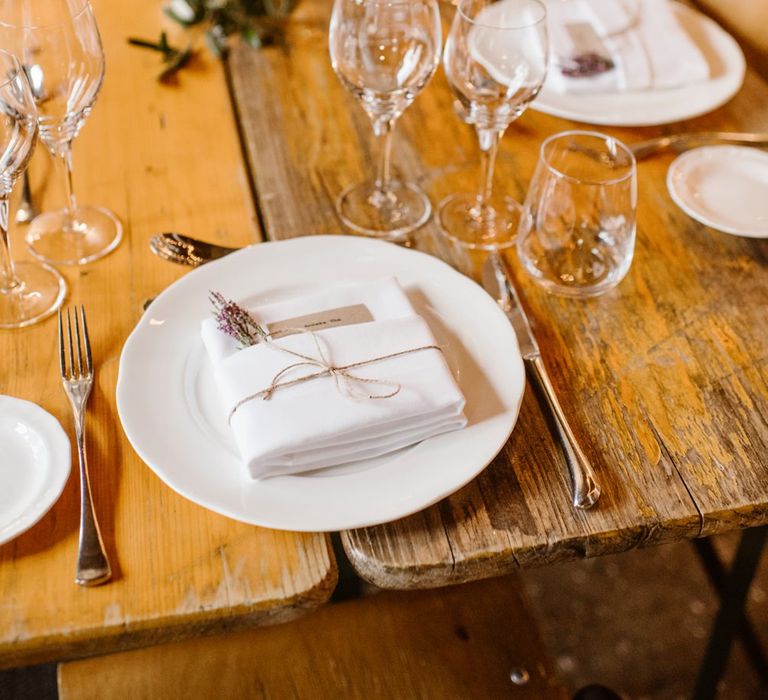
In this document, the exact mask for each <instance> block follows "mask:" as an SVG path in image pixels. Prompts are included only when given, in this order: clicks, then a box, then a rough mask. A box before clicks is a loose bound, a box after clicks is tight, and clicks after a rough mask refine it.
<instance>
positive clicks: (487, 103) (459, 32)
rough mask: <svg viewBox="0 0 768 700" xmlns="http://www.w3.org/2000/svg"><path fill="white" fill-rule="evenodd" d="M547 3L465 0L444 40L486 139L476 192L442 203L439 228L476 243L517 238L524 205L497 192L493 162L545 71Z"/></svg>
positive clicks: (459, 93)
mask: <svg viewBox="0 0 768 700" xmlns="http://www.w3.org/2000/svg"><path fill="white" fill-rule="evenodd" d="M547 58H548V46H547V24H546V8H545V7H544V5H543V4H542V3H541V2H539V0H459V4H458V7H457V9H456V15H455V16H454V20H453V25H452V27H451V31H450V34H449V35H448V38H447V40H446V43H445V52H444V55H443V66H444V68H445V73H446V76H447V77H448V82H449V83H450V86H451V89H452V90H453V92H454V94H455V95H456V97H457V98H458V99H459V101H460V102H461V105H462V107H463V110H464V111H465V113H466V121H468V122H469V123H471V124H472V125H473V126H474V127H475V130H476V131H477V135H478V138H479V141H480V151H481V154H482V177H481V181H480V190H479V192H478V193H477V194H454V195H451V196H450V197H448V198H446V199H444V200H443V201H442V202H441V203H440V206H439V208H438V220H439V223H440V228H441V229H442V231H443V233H445V234H446V235H447V236H448V237H449V238H450V239H452V240H454V241H455V242H457V243H459V244H460V245H462V246H465V247H467V248H472V249H482V250H496V249H500V248H507V247H509V246H511V245H512V243H513V242H514V238H515V234H516V231H517V225H518V223H519V220H520V205H519V204H518V203H517V202H515V201H514V200H513V199H511V198H510V197H504V196H498V195H496V196H494V194H493V170H494V165H495V162H496V152H497V150H498V146H499V141H500V139H501V136H502V134H503V133H504V131H505V130H506V128H507V127H508V126H509V125H510V124H511V123H512V122H513V121H514V120H515V119H517V118H518V117H519V116H520V115H521V114H522V113H523V112H524V111H525V109H526V107H527V106H528V105H529V104H530V102H531V101H532V100H533V99H534V98H535V97H536V95H537V94H538V93H539V90H541V86H542V84H543V83H544V78H545V77H546V73H547Z"/></svg>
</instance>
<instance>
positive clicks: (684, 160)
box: [667, 146, 768, 238]
mask: <svg viewBox="0 0 768 700" xmlns="http://www.w3.org/2000/svg"><path fill="white" fill-rule="evenodd" d="M667 189H668V190H669V194H670V196H671V197H672V199H673V200H674V201H675V204H677V206H679V207H680V208H681V209H682V210H683V211H684V212H685V213H686V214H688V215H689V216H690V217H692V218H694V219H696V221H699V222H700V223H702V224H705V225H706V226H709V227H711V228H714V229H716V230H718V231H723V232H724V233H731V234H733V235H735V236H746V237H748V238H768V197H766V193H768V153H765V152H764V151H759V150H758V149H756V148H748V147H746V146H704V147H703V148H696V149H694V150H692V151H688V152H687V153H683V154H682V155H681V156H678V157H677V158H676V159H675V161H674V162H673V163H672V165H671V166H670V167H669V170H668V171H667Z"/></svg>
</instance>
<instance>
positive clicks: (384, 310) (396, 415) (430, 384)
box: [201, 279, 467, 479]
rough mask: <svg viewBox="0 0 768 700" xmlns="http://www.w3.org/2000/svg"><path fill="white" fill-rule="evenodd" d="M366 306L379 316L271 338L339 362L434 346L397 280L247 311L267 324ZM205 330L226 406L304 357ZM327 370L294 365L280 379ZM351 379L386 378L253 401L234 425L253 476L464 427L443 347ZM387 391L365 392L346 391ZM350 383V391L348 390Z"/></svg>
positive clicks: (362, 455) (328, 383)
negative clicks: (244, 345)
mask: <svg viewBox="0 0 768 700" xmlns="http://www.w3.org/2000/svg"><path fill="white" fill-rule="evenodd" d="M359 304H363V305H365V307H367V309H368V311H369V312H370V314H371V316H372V317H373V321H368V322H365V323H356V324H353V325H344V326H338V327H335V328H326V329H324V330H318V331H313V332H312V333H297V334H293V335H286V336H284V337H278V338H277V339H276V340H274V341H272V342H273V343H274V344H275V345H277V346H280V347H282V348H287V349H289V350H293V351H294V352H298V353H301V354H302V355H307V356H309V357H312V358H317V359H320V358H319V351H318V348H317V345H316V343H319V344H320V347H321V349H322V352H323V354H324V355H325V358H326V360H328V361H329V362H331V363H332V364H334V365H335V366H342V365H347V364H351V363H354V362H358V361H364V360H370V359H373V358H377V357H381V356H383V355H390V354H393V353H397V352H401V351H407V350H411V349H415V348H422V347H425V346H431V345H436V342H435V339H434V336H433V335H432V332H431V331H430V330H429V327H428V326H427V324H426V322H425V321H424V320H423V319H422V318H421V317H420V316H418V315H417V314H416V313H415V312H414V310H413V307H412V306H411V304H410V302H409V301H408V298H407V297H406V295H405V293H404V292H403V291H402V289H401V288H400V286H399V284H398V283H397V281H396V280H395V279H386V280H381V281H377V282H371V283H365V284H356V285H345V286H340V287H335V288H333V289H330V290H326V291H323V292H321V293H318V294H315V295H312V296H306V297H302V298H298V299H292V300H289V301H284V302H279V303H274V304H269V305H266V306H261V307H258V308H252V309H249V311H250V312H251V313H252V314H253V316H254V317H255V318H256V319H257V320H258V321H259V322H260V323H261V324H262V325H263V326H266V325H269V324H272V323H277V322H278V321H284V320H288V319H294V318H296V317H299V316H305V315H308V314H312V313H315V312H324V311H328V310H332V309H338V308H342V307H347V306H351V305H359ZM201 332H202V338H203V342H204V344H205V347H206V350H207V351H208V355H209V356H210V358H211V361H212V362H213V365H214V372H215V378H216V382H217V385H218V388H219V393H220V395H221V399H222V404H223V405H222V410H223V411H225V412H226V413H227V414H229V412H230V410H231V409H232V408H233V407H234V406H235V405H237V404H238V403H239V402H240V401H242V400H243V399H246V398H247V397H250V396H252V395H253V394H257V393H259V392H262V391H264V390H265V389H267V388H269V386H270V385H271V384H272V383H273V380H274V378H275V376H276V375H277V373H278V372H280V371H281V370H282V369H284V368H286V367H287V366H288V365H292V364H294V363H296V362H300V361H301V360H300V359H299V358H297V357H295V356H293V355H290V354H288V353H285V352H282V351H280V350H279V349H277V348H275V347H272V346H271V345H270V344H269V343H259V344H257V345H254V346H251V347H249V348H245V349H239V346H238V343H237V342H236V341H235V340H233V339H232V338H230V337H229V336H227V335H226V334H224V333H223V332H222V331H220V330H219V329H218V328H217V325H216V322H215V320H214V319H213V318H210V319H206V320H205V321H203V323H202V331H201ZM318 371H321V368H319V367H317V366H305V367H297V368H295V369H294V370H292V371H291V372H290V373H289V374H286V375H284V376H283V377H282V378H281V379H280V381H288V380H292V379H295V378H297V377H301V376H305V375H308V374H313V373H315V372H318ZM349 373H350V374H352V375H354V376H355V377H362V378H367V379H372V380H380V381H381V382H382V384H368V383H362V382H356V381H355V380H354V379H349V380H347V381H348V382H349V384H347V385H345V384H344V381H345V380H343V379H342V380H340V381H341V382H342V383H341V385H337V382H336V381H335V379H334V378H333V377H330V376H324V377H321V378H318V379H313V380H310V381H305V382H302V383H297V384H294V385H292V386H289V387H284V388H280V389H278V390H277V391H275V392H274V394H273V395H272V397H271V398H270V399H269V400H263V398H261V396H259V397H258V398H255V399H251V400H247V401H246V402H245V403H243V404H242V405H241V406H240V407H239V408H238V409H237V410H236V411H235V413H234V415H232V417H231V422H230V426H231V428H232V433H233V435H234V437H235V441H236V443H237V446H238V448H239V449H240V454H241V456H242V458H243V461H244V462H245V464H246V466H247V467H248V469H249V471H250V473H251V476H252V477H253V478H255V479H259V478H263V477H268V476H276V475H279V474H296V473H299V472H304V471H309V470H311V469H319V468H322V467H328V466H331V465H335V464H342V463H345V462H351V461H356V460H360V459H366V458H369V457H376V456H379V455H382V454H385V453H387V452H391V451H393V450H397V449H400V448H402V447H406V446H408V445H411V444H414V443H416V442H420V441H421V440H425V439H427V438H429V437H433V436H435V435H439V434H440V433H444V432H448V431H450V430H457V429H459V428H463V427H464V426H465V425H466V422H467V421H466V418H465V416H464V414H463V410H464V397H463V396H462V394H461V392H460V390H459V388H458V387H457V385H456V383H455V381H454V379H453V376H452V374H451V371H450V369H449V368H448V365H447V364H446V362H445V359H444V357H443V354H442V352H441V351H440V350H437V349H426V350H420V351H418V352H411V353H405V354H402V355H400V356H398V357H394V358H390V359H386V360H381V361H377V362H374V363H371V364H368V365H365V366H362V367H356V368H354V369H350V370H349ZM394 385H397V386H398V387H399V391H398V393H397V394H396V395H394V396H392V397H390V398H382V399H360V398H354V397H353V396H351V395H350V394H353V395H357V394H359V393H365V394H374V395H382V394H388V393H391V392H392V391H393V386H394ZM347 390H349V391H347Z"/></svg>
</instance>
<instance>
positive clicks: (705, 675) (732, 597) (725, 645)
mask: <svg viewBox="0 0 768 700" xmlns="http://www.w3.org/2000/svg"><path fill="white" fill-rule="evenodd" d="M766 535H768V526H762V527H756V528H751V529H748V530H744V532H743V533H742V535H741V539H740V541H739V547H738V549H737V550H736V556H735V557H734V560H733V565H732V566H731V570H730V572H728V574H727V576H726V575H725V574H723V579H722V582H721V586H717V584H716V588H717V589H718V593H720V594H721V603H720V609H719V610H718V612H717V615H716V617H715V621H714V624H713V625H712V632H711V634H710V637H709V642H708V643H707V648H706V651H705V653H704V660H703V661H702V664H701V668H700V670H699V677H698V679H697V680H696V687H695V690H694V693H693V698H694V700H711V699H712V698H715V697H716V695H717V684H718V682H719V680H720V678H721V677H722V675H723V672H724V671H725V666H726V663H727V661H728V655H729V653H730V650H731V643H732V642H733V638H734V636H735V635H736V633H737V632H739V631H742V630H744V629H746V625H745V618H744V604H745V602H746V599H747V594H748V593H749V588H750V586H751V584H752V579H753V578H754V576H755V572H756V571H757V565H758V563H759V561H760V555H761V554H762V551H763V547H764V545H765V540H766ZM699 551H700V552H701V551H703V549H701V550H699ZM712 554H714V552H712ZM718 563H719V562H718ZM705 566H706V564H705ZM749 629H751V628H749ZM753 634H754V633H753ZM755 641H757V639H756V638H755ZM751 658H752V657H751V656H750V659H751ZM759 660H760V663H764V661H765V658H764V656H763V654H762V650H761V651H760V656H759ZM760 671H762V672H761V673H760V675H761V677H763V674H764V672H765V669H764V668H763V669H758V672H760Z"/></svg>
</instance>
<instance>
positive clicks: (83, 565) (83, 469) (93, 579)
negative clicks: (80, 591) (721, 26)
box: [75, 415, 112, 586]
mask: <svg viewBox="0 0 768 700" xmlns="http://www.w3.org/2000/svg"><path fill="white" fill-rule="evenodd" d="M84 418H85V416H83V415H80V416H78V417H77V418H76V420H75V428H76V430H75V432H76V437H77V456H78V458H79V461H80V541H79V544H78V549H77V573H76V575H75V582H76V583H78V584H79V585H81V586H98V585H99V584H101V583H106V582H107V581H109V579H110V578H112V567H110V565H109V560H108V559H107V554H106V552H105V551H104V542H103V541H102V539H101V532H100V530H99V523H98V521H97V520H96V513H95V512H94V510H93V501H92V499H91V482H90V479H89V478H88V460H87V458H86V454H85V425H84Z"/></svg>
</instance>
